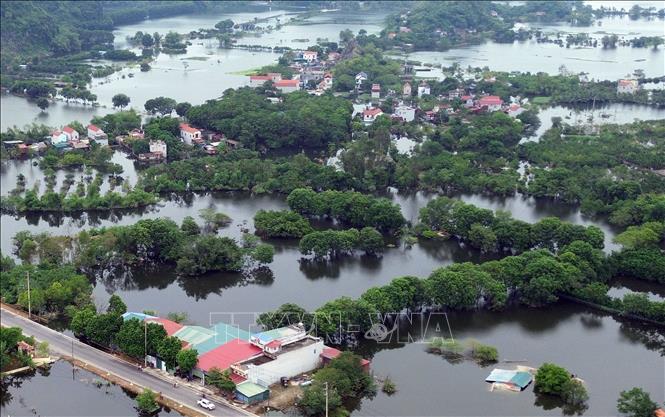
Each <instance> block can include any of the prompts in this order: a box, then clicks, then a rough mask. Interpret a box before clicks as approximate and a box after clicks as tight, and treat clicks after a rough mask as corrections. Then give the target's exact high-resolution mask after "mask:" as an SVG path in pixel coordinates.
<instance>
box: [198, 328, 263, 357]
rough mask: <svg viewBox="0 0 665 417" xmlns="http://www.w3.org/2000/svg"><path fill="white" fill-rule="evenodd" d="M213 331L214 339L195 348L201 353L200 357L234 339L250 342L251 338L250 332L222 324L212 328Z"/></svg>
mask: <svg viewBox="0 0 665 417" xmlns="http://www.w3.org/2000/svg"><path fill="white" fill-rule="evenodd" d="M211 330H212V332H213V333H214V335H213V337H211V338H209V339H207V340H205V341H203V342H201V343H198V344H195V345H194V346H193V347H194V349H196V350H197V351H198V352H199V355H200V354H202V353H206V352H209V351H211V350H213V349H215V348H216V347H219V346H221V345H223V344H224V343H227V342H229V341H231V340H233V339H240V340H245V341H248V340H249V336H250V334H249V332H247V331H245V330H242V329H240V328H238V327H236V326H231V325H229V324H226V323H222V322H219V323H217V324H215V325H214V326H212V327H211Z"/></svg>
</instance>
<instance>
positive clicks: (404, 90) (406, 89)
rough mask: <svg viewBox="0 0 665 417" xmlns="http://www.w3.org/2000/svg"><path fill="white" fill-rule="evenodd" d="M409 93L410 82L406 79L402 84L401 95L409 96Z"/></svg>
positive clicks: (410, 91) (410, 92)
mask: <svg viewBox="0 0 665 417" xmlns="http://www.w3.org/2000/svg"><path fill="white" fill-rule="evenodd" d="M411 94H412V90H411V83H410V82H408V81H407V82H405V83H404V85H403V86H402V96H404V97H411Z"/></svg>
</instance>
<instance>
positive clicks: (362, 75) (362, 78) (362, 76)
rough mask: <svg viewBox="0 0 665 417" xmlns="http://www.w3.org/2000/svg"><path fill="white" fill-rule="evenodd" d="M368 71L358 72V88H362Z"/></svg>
mask: <svg viewBox="0 0 665 417" xmlns="http://www.w3.org/2000/svg"><path fill="white" fill-rule="evenodd" d="M367 78H368V77H367V73H366V72H359V73H358V74H356V89H358V90H359V89H361V88H362V84H363V83H364V82H365V81H367Z"/></svg>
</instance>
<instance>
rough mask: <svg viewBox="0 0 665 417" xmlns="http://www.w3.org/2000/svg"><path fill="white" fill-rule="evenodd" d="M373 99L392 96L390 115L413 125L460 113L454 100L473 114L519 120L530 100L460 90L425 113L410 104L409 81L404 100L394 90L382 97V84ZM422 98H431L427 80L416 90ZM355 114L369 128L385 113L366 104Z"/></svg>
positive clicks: (361, 76)
mask: <svg viewBox="0 0 665 417" xmlns="http://www.w3.org/2000/svg"><path fill="white" fill-rule="evenodd" d="M363 79H366V74H365V73H359V74H358V75H357V76H356V80H363ZM361 84H362V82H361V81H360V82H359V83H358V84H357V85H358V86H360V85H361ZM370 91H371V97H372V101H373V102H374V103H377V102H379V103H380V102H381V101H382V100H383V99H385V98H388V97H391V98H393V99H397V100H396V105H395V106H394V107H393V112H392V114H390V115H389V116H390V117H391V118H393V119H399V120H401V121H403V122H411V121H413V120H415V119H416V117H417V116H418V117H420V118H421V119H422V120H423V121H435V120H436V119H437V116H438V114H439V113H440V112H446V113H447V114H449V115H452V114H455V113H456V111H455V110H454V109H453V106H452V104H453V101H455V100H458V99H459V100H461V102H462V106H463V107H465V108H466V109H468V110H469V111H470V112H472V113H481V112H487V113H492V112H497V111H501V112H504V113H506V114H508V115H509V116H511V117H517V116H519V115H520V114H522V113H523V112H524V111H525V109H524V108H523V107H522V104H525V103H526V102H527V101H528V100H526V99H525V100H520V98H519V97H514V98H513V97H511V102H510V103H506V102H504V101H503V100H502V99H501V97H499V96H494V95H483V94H480V95H476V94H474V93H469V92H467V91H466V90H464V89H462V88H459V89H455V90H451V91H449V92H448V93H447V94H445V95H441V96H438V97H437V103H436V104H435V105H434V106H433V108H432V109H431V110H427V111H422V110H421V109H420V108H417V107H414V106H412V105H410V104H408V103H407V101H408V99H410V98H411V97H413V92H414V90H413V86H412V84H411V82H409V81H407V82H405V83H404V84H403V85H402V99H403V100H401V99H399V98H398V97H397V94H396V93H395V92H394V91H389V92H388V93H387V94H386V95H385V96H383V97H382V91H381V85H379V84H372V86H371V90H370ZM415 91H416V94H417V96H418V97H419V98H422V97H423V96H429V95H431V88H430V86H429V84H428V83H427V81H424V80H423V81H421V82H420V83H418V85H417V89H416V90H415ZM355 114H360V115H361V119H362V121H363V123H365V124H366V125H369V124H372V123H374V121H375V120H376V118H377V117H379V116H381V115H383V114H384V112H383V110H381V109H380V108H379V107H378V106H376V105H372V104H369V105H366V106H364V107H363V108H362V109H361V110H359V111H356V113H354V116H355Z"/></svg>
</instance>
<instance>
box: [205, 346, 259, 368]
mask: <svg viewBox="0 0 665 417" xmlns="http://www.w3.org/2000/svg"><path fill="white" fill-rule="evenodd" d="M261 352H262V351H261V348H258V347H256V346H254V345H252V344H251V343H249V342H246V341H244V340H240V339H234V340H231V341H230V342H228V343H225V344H223V345H221V346H219V347H217V348H215V349H213V350H211V351H209V352H207V353H205V354H203V355H201V356H199V362H198V364H197V366H196V367H197V368H199V369H201V370H202V371H204V372H207V371H209V370H210V369H212V368H219V369H220V370H222V371H223V370H225V369H228V368H229V367H230V366H231V365H233V364H234V363H236V362H240V361H243V360H247V359H250V358H252V357H254V356H257V355H259V354H261Z"/></svg>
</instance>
